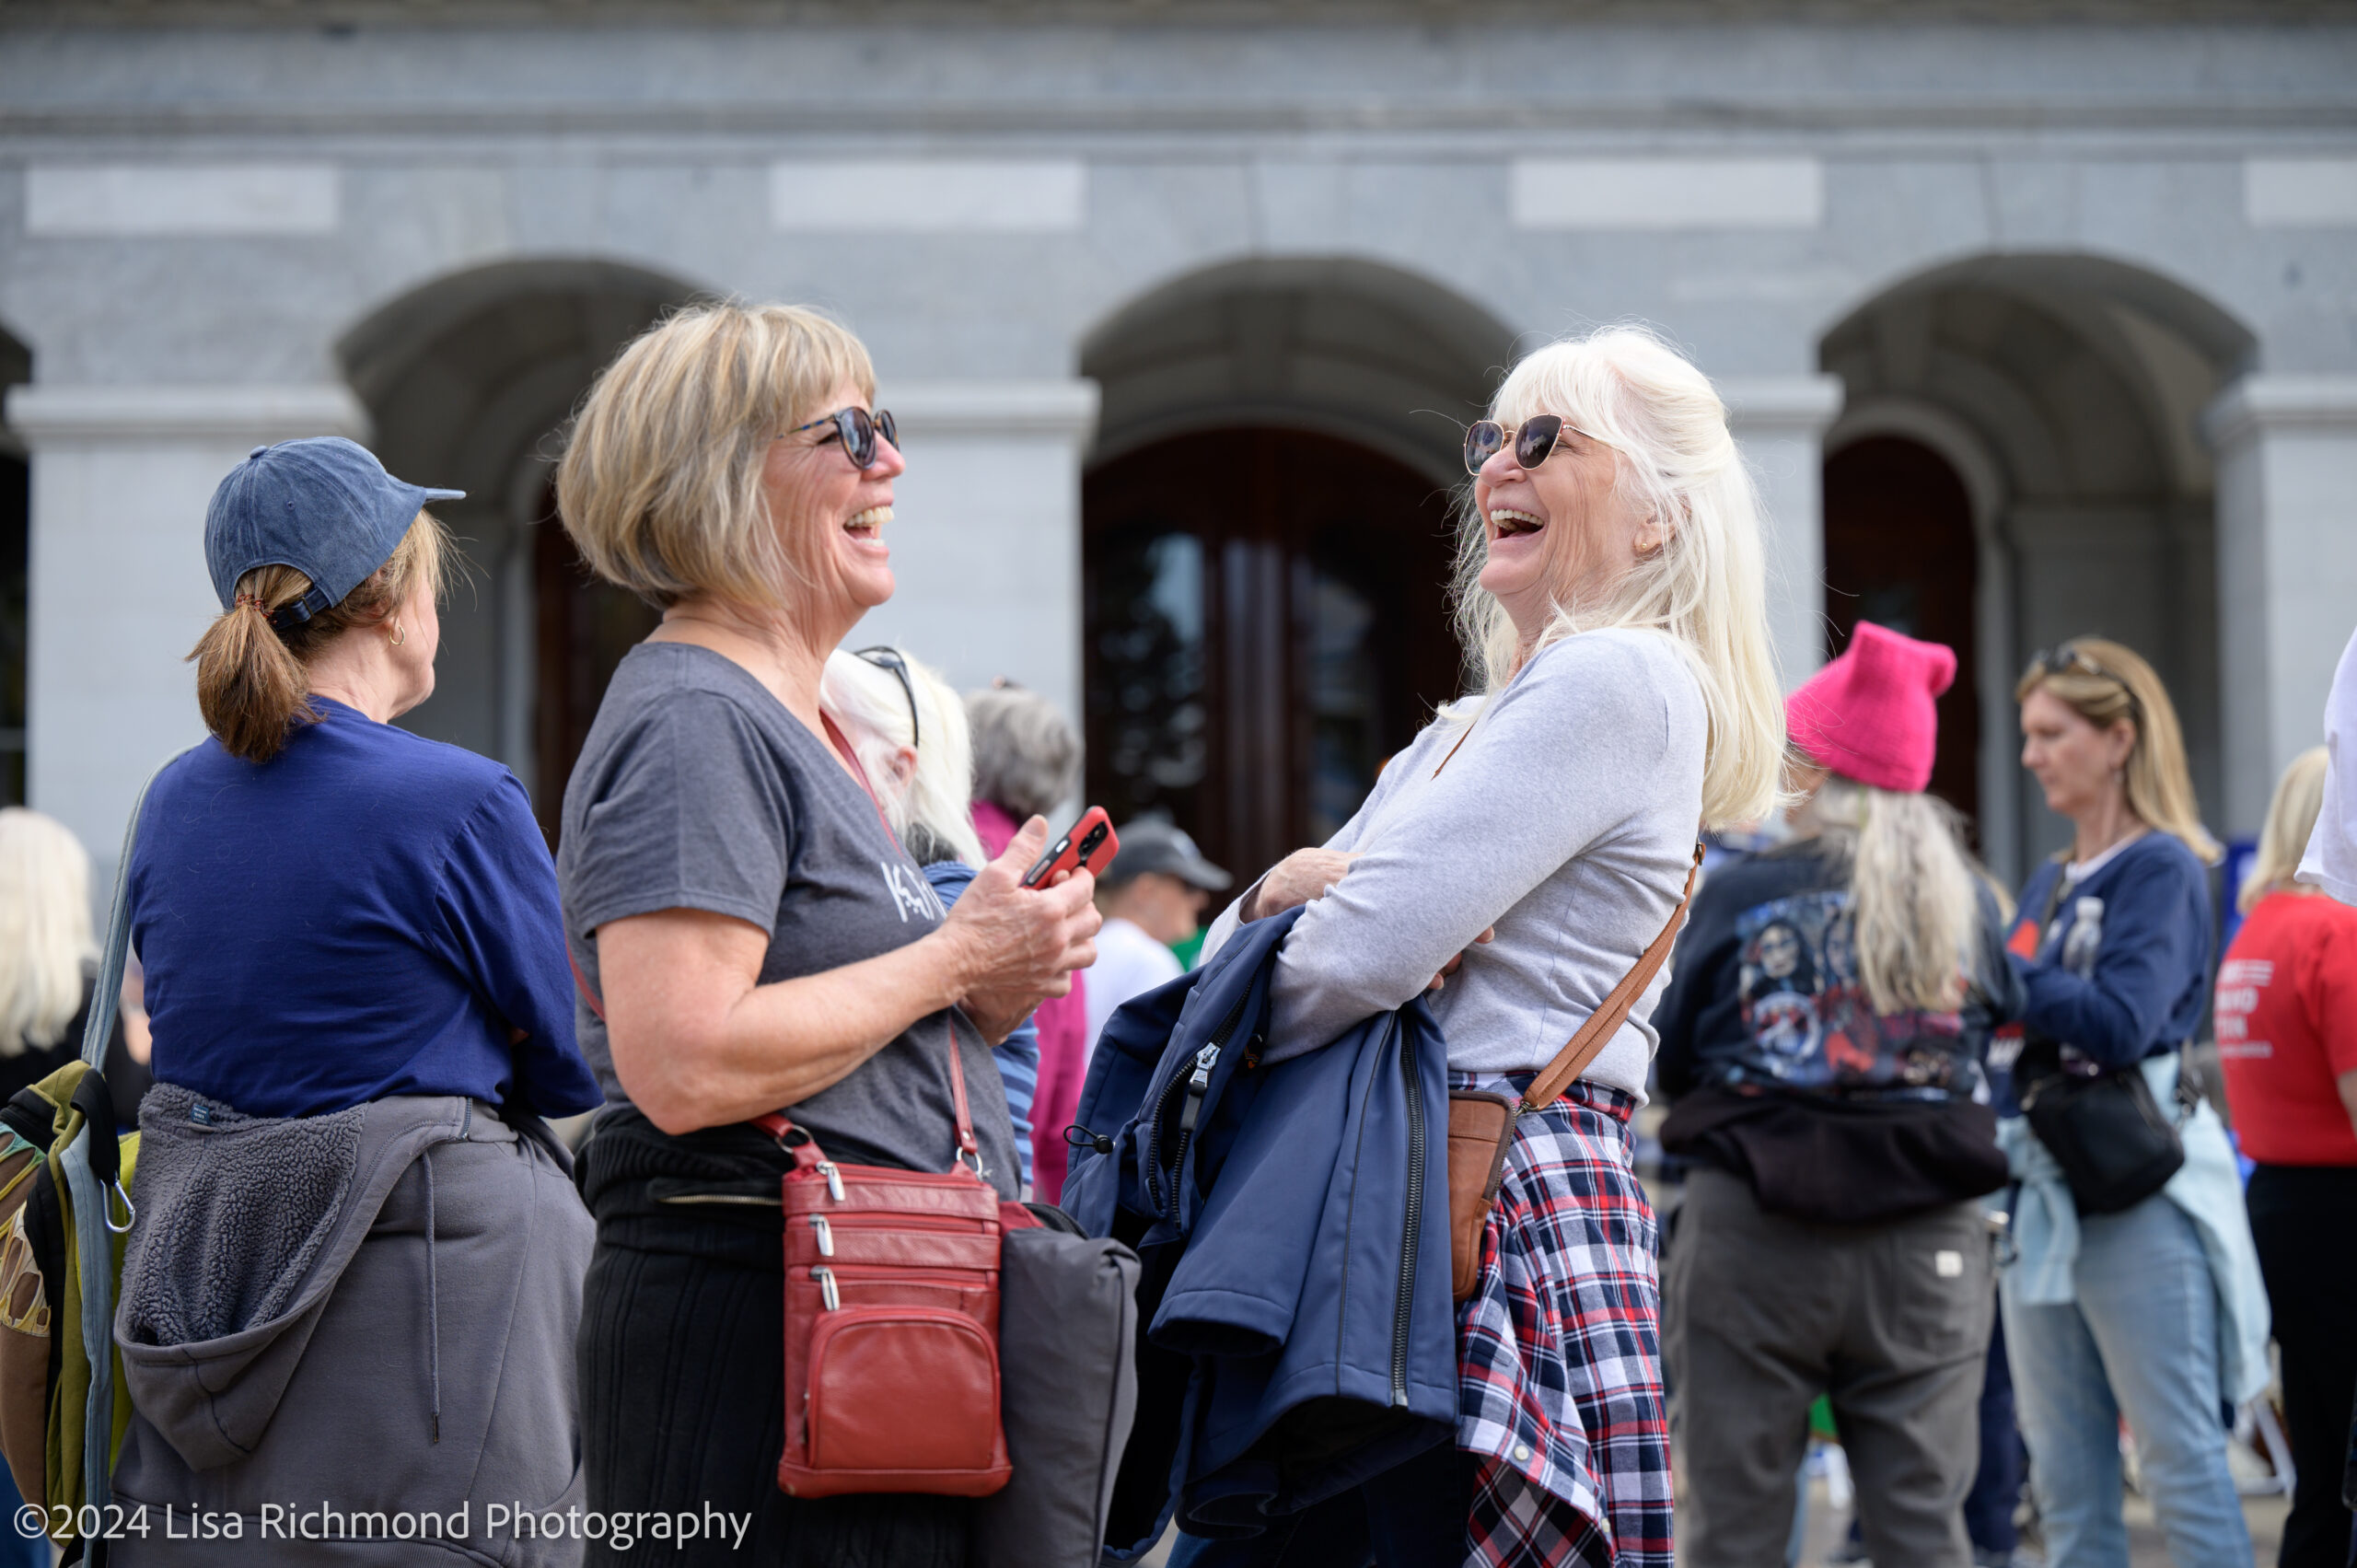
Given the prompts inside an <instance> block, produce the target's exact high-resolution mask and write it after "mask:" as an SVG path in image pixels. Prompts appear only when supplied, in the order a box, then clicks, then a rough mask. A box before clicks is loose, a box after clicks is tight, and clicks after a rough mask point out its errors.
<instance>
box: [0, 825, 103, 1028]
mask: <svg viewBox="0 0 2357 1568" xmlns="http://www.w3.org/2000/svg"><path fill="white" fill-rule="evenodd" d="M98 956H99V945H98V943H97V942H96V941H94V940H92V938H91V935H90V856H89V853H88V852H87V851H86V850H85V849H83V847H82V842H81V841H80V840H79V839H77V838H75V836H74V834H73V831H72V830H70V829H68V828H67V827H66V826H65V824H64V823H63V822H60V821H59V820H57V819H55V818H54V817H45V816H43V815H41V813H40V812H38V811H28V810H26V809H25V808H24V807H21V806H10V807H0V1056H21V1055H22V1054H24V1052H25V1051H26V1049H27V1048H28V1047H32V1046H38V1047H41V1048H42V1049H44V1050H46V1049H47V1048H49V1047H51V1046H53V1045H55V1044H56V1043H57V1042H58V1040H59V1038H60V1037H61V1036H63V1035H64V1032H65V1026H66V1025H67V1024H69V1023H71V1022H73V1021H74V1015H75V1014H76V1013H78V1012H80V1011H81V1010H82V993H83V991H84V989H85V988H86V987H87V983H88V982H87V980H85V978H84V977H83V973H82V966H83V965H84V964H85V963H87V962H88V961H89V960H91V959H94V958H97V957H98Z"/></svg>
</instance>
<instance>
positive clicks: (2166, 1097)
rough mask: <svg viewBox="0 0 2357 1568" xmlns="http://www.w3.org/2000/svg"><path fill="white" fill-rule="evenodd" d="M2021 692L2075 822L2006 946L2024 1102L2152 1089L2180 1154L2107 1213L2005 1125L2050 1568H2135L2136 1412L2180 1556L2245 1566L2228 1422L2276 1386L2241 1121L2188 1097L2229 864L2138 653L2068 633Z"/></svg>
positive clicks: (2023, 1123) (2015, 1120)
mask: <svg viewBox="0 0 2357 1568" xmlns="http://www.w3.org/2000/svg"><path fill="white" fill-rule="evenodd" d="M2014 700H2015V701H2016V702H2018V703H2020V704H2021V714H2022V717H2021V724H2022V740H2023V744H2022V765H2023V766H2024V767H2026V768H2027V769H2028V770H2029V772H2030V773H2031V774H2032V776H2034V777H2035V778H2036V779H2037V780H2038V784H2039V786H2040V787H2041V788H2042V789H2043V790H2044V792H2045V795H2046V806H2047V809H2049V811H2052V812H2054V813H2055V814H2056V815H2057V816H2060V817H2063V818H2065V819H2068V820H2069V821H2070V823H2071V828H2072V840H2071V847H2070V848H2069V849H2068V850H2065V851H2063V852H2062V853H2061V854H2057V855H2056V856H2055V857H2054V858H2053V859H2052V860H2049V861H2048V862H2047V863H2046V864H2044V865H2040V866H2039V867H2038V869H2037V871H2036V872H2034V873H2033V874H2032V875H2031V877H2030V878H2029V881H2028V883H2027V884H2026V886H2024V888H2023V889H2022V893H2021V913H2020V916H2019V918H2018V920H2017V922H2016V923H2015V924H2014V930H2013V935H2012V937H2011V940H2010V943H2009V946H2010V947H2012V950H2013V952H2014V955H2015V959H2014V962H2015V964H2016V966H2017V968H2018V969H2019V970H2020V973H2021V976H2022V980H2023V982H2024V984H2025V986H2026V991H2027V1001H2026V1005H2025V1007H2024V1010H2023V1015H2022V1025H2023V1028H2024V1031H2025V1035H2026V1041H2025V1044H2024V1046H2023V1048H2022V1053H2021V1056H2020V1058H2019V1060H2018V1061H2017V1063H2015V1066H2014V1088H2015V1090H2016V1091H2017V1092H2018V1094H2019V1097H2020V1098H2021V1099H2022V1100H2024V1101H2025V1102H2027V1103H2030V1104H2035V1103H2037V1102H2038V1098H2039V1096H2040V1092H2041V1086H2045V1085H2049V1084H2057V1083H2061V1082H2062V1081H2063V1079H2064V1075H2065V1074H2068V1075H2069V1076H2070V1077H2071V1078H2073V1079H2075V1080H2077V1081H2079V1082H2085V1081H2087V1080H2090V1079H2093V1078H2096V1077H2099V1076H2102V1075H2104V1074H2113V1075H2114V1077H2115V1081H2124V1079H2125V1077H2126V1076H2128V1075H2131V1074H2132V1075H2139V1076H2141V1077H2142V1080H2143V1087H2144V1088H2145V1089H2146V1090H2147V1091H2148V1092H2149V1094H2150V1097H2151V1099H2152V1101H2153V1103H2154V1105H2155V1106H2157V1107H2159V1108H2161V1109H2162V1110H2163V1111H2164V1112H2165V1114H2168V1115H2169V1116H2170V1117H2171V1118H2172V1120H2174V1121H2176V1122H2177V1133H2178V1136H2179V1139H2180V1141H2181V1143H2182V1145H2183V1150H2184V1163H2183V1165H2182V1166H2181V1167H2179V1168H2178V1169H2177V1172H2176V1174H2175V1175H2173V1176H2170V1177H2169V1178H2168V1179H2167V1181H2166V1184H2165V1185H2164V1186H2161V1187H2160V1188H2158V1189H2157V1190H2156V1191H2149V1192H2148V1193H2147V1194H2146V1195H2145V1196H2143V1197H2142V1198H2139V1199H2136V1200H2135V1201H2134V1202H2129V1203H2128V1206H2126V1207H2120V1206H2119V1204H2120V1203H2121V1202H2123V1201H2125V1200H2126V1199H2127V1198H2129V1197H2132V1196H2133V1194H2132V1193H2129V1194H2115V1193H2111V1192H2099V1193H2096V1195H2095V1197H2094V1200H2093V1202H2092V1204H2091V1205H2090V1204H2084V1203H2083V1202H2081V1199H2080V1197H2079V1194H2078V1191H2076V1190H2075V1189H2074V1188H2073V1186H2072V1185H2071V1183H2070V1181H2069V1179H2068V1178H2067V1177H2066V1176H2065V1174H2064V1170H2063V1167H2062V1166H2061V1164H2060V1163H2058V1161H2057V1160H2056V1158H2055V1156H2054V1155H2053V1153H2052V1152H2051V1151H2050V1150H2049V1148H2048V1147H2047V1145H2046V1144H2045V1143H2043V1142H2042V1141H2041V1139H2040V1137H2039V1135H2038V1133H2037V1132H2033V1131H2032V1129H2031V1127H2030V1124H2029V1122H2028V1121H2027V1119H2026V1117H2025V1116H2022V1115H2020V1114H2008V1115H2006V1116H2005V1117H2004V1118H2003V1120H2002V1121H2000V1122H1999V1124H1998V1141H1999V1144H2001V1146H2003V1148H2004V1149H2005V1151H2006V1154H2007V1156H2008V1158H2009V1160H2010V1162H2011V1166H2012V1174H2013V1177H2014V1181H2015V1182H2016V1183H2017V1184H2018V1186H2019V1196H2018V1197H2017V1198H2016V1200H2015V1202H2014V1224H2013V1238H2014V1249H2013V1257H2012V1259H2011V1260H2010V1261H2009V1262H2008V1263H2007V1265H2006V1267H2005V1269H2004V1272H2003V1275H2002V1277H2001V1279H2000V1283H1999V1300H2000V1303H2001V1305H2002V1306H2003V1310H2004V1318H2005V1346H2006V1351H2007V1353H2008V1354H2009V1356H2010V1357H2011V1360H2012V1363H2013V1372H2014V1388H2015V1391H2016V1397H2017V1399H2018V1400H2019V1411H2020V1416H2021V1426H2022V1435H2023V1437H2024V1438H2025V1439H2026V1442H2027V1443H2028V1445H2029V1455H2030V1480H2031V1483H2032V1484H2033V1485H2034V1486H2035V1487H2036V1488H2037V1489H2038V1514H2039V1518H2040V1520H2041V1521H2042V1524H2043V1527H2044V1529H2045V1533H2046V1553H2047V1561H2048V1562H2050V1563H2052V1564H2053V1565H2054V1568H2126V1564H2127V1562H2128V1535H2127V1528H2126V1526H2125V1525H2124V1524H2123V1523H2122V1520H2121V1515H2120V1467H2119V1423H2120V1420H2121V1418H2122V1417H2125V1418H2126V1420H2127V1423H2128V1426H2129V1429H2130V1430H2131V1432H2133V1433H2134V1434H2135V1437H2136V1451H2137V1460H2138V1465H2139V1468H2140V1469H2141V1470H2142V1478H2143V1480H2142V1488H2141V1490H2142V1492H2143V1493H2144V1494H2145V1495H2146V1496H2148V1497H2150V1498H2151V1499H2152V1500H2153V1506H2154V1511H2155V1512H2156V1513H2157V1514H2158V1515H2159V1516H2160V1522H2161V1527H2162V1529H2163V1530H2164V1531H2165V1532H2166V1534H2167V1537H2168V1543H2169V1553H2170V1555H2171V1556H2172V1557H2174V1558H2175V1559H2176V1560H2177V1562H2204V1563H2207V1562H2248V1561H2249V1560H2250V1538H2249V1534H2248V1531H2247V1528H2246V1527H2245V1525H2244V1522H2243V1513H2242V1504H2241V1501H2240V1499H2239V1497H2238V1496H2237V1494H2236V1493H2235V1480H2234V1477H2233V1475H2232V1474H2231V1473H2230V1472H2229V1471H2228V1469H2227V1468H2226V1436H2227V1433H2226V1428H2225V1426H2224V1425H2223V1423H2221V1422H2220V1420H2219V1411H2221V1410H2226V1409H2232V1408H2234V1407H2235V1406H2237V1405H2239V1404H2241V1403H2242V1401H2244V1400H2247V1399H2250V1398H2252V1397H2254V1396H2255V1395H2256V1394H2257V1393H2258V1391H2259V1389H2260V1388H2263V1387H2264V1386H2265V1385H2266V1382H2267V1377H2268V1368H2267V1303H2266V1297H2265V1295H2264V1289H2263V1286H2262V1285H2261V1283H2260V1281H2259V1275H2258V1260H2257V1258H2256V1256H2255V1255H2254V1252H2253V1249H2252V1245H2251V1235H2250V1225H2249V1222H2248V1220H2247V1218H2246V1217H2245V1214H2244V1211H2243V1201H2242V1181H2241V1178H2240V1175H2239V1173H2238V1172H2237V1170H2236V1167H2235V1156H2234V1151H2233V1148H2232V1147H2231V1146H2230V1145H2229V1144H2228V1143H2227V1142H2226V1133H2225V1129H2224V1127H2223V1124H2221V1123H2220V1121H2219V1120H2218V1116H2217V1113H2216V1112H2215V1111H2213V1110H2212V1109H2210V1107H2209V1105H2208V1103H2207V1102H2206V1101H2202V1100H2200V1098H2199V1097H2198V1096H2197V1095H2196V1094H2195V1092H2194V1090H2193V1087H2192V1086H2190V1085H2186V1086H2184V1092H2183V1093H2182V1094H2180V1092H2179V1089H2180V1084H2179V1069H2180V1065H2181V1063H2182V1056H2183V1050H2182V1048H2183V1047H2184V1046H2185V1045H2186V1044H2187V1043H2188V1042H2189V1041H2190V1040H2192V1038H2193V1036H2194V1033H2195V1031H2196V1030H2198V1029H2199V1028H2200V1025H2201V1014H2202V1006H2203V1004H2204V1002H2205V1001H2206V1000H2207V999H2208V993H2209V979H2210V950H2211V948H2210V944H2211V920H2210V887H2209V877H2208V872H2207V865H2208V864H2209V863H2211V862H2214V861H2215V860H2217V859H2218V858H2219V855H2220V853H2221V852H2220V850H2219V848H2218V845H2217V842H2216V841H2215V840H2213V839H2212V838H2211V836H2210V834H2209V833H2208V832H2207V831H2206V830H2203V828H2202V826H2201V821H2200V813H2199V809H2198V807H2196V805H2195V803H2194V796H2193V782H2192V778H2191V775H2190V773H2189V772H2188V770H2187V767H2186V760H2185V741H2184V738H2183V732H2182V731H2181V730H2180V729H2179V728H2178V726H2177V709H2176V707H2175V705H2174V704H2173V703H2170V701H2169V694H2168V691H2167V689H2166V688H2165V687H2164V686H2163V685H2162V684H2161V679H2160V677H2159V675H2158V674H2156V673H2155V672H2154V669H2153V667H2152V666H2151V665H2150V664H2148V663H2146V662H2145V661H2144V660H2143V659H2142V657H2140V656H2138V655H2137V654H2136V653H2135V652H2134V650H2132V649H2130V648H2127V647H2123V646H2122V645H2119V644H2118V643H2114V642H2109V641H2107V640H2105V639H2103V638H2100V637H2077V638H2073V639H2072V640H2071V641H2069V642H2067V643H2063V644H2061V645H2060V646H2058V647H2055V648H2053V649H2051V650H2042V651H2040V652H2039V653H2038V655H2037V656H2035V657H2034V658H2032V659H2031V660H2030V663H2029V667H2028V668H2026V670H2024V671H2023V673H2022V678H2021V680H2020V682H2019V683H2018V684H2017V685H2016V686H2015V687H2014ZM2121 1092H2123V1093H2127V1094H2131V1095H2132V1094H2133V1087H2132V1086H2129V1087H2127V1088H2125V1089H2123V1090H2122V1091H2121ZM2000 1109H2001V1110H2010V1109H2013V1108H2009V1107H2004V1106H2001V1107H2000ZM2069 1125H2075V1124H2069ZM2116 1125H2117V1123H2116V1122H2115V1123H2110V1124H2107V1128H2106V1131H2107V1130H2108V1127H2109V1126H2116ZM2048 1131H2049V1132H2051V1133H2053V1134H2054V1135H2056V1136H2057V1137H2058V1138H2061V1137H2064V1136H2065V1135H2066V1132H2067V1126H2066V1127H2057V1126H2055V1125H2054V1124H2051V1123H2049V1127H2048ZM2095 1135H2101V1134H2100V1133H2098V1134H2095Z"/></svg>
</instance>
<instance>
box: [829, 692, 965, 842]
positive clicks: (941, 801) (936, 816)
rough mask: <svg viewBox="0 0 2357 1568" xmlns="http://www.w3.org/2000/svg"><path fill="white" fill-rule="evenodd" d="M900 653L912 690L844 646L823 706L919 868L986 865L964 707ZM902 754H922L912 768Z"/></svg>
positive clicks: (956, 697) (956, 696)
mask: <svg viewBox="0 0 2357 1568" xmlns="http://www.w3.org/2000/svg"><path fill="white" fill-rule="evenodd" d="M894 651H895V652H896V653H900V663H901V666H902V667H903V668H906V669H907V670H908V672H909V684H908V686H907V688H906V689H903V688H902V687H901V685H900V677H899V676H897V675H895V674H893V673H892V672H891V671H890V670H888V669H886V668H882V667H881V666H878V665H873V664H870V663H868V662H867V661H866V660H865V659H864V658H861V657H860V656H858V655H857V654H850V653H845V652H843V651H842V649H841V648H838V649H836V650H835V651H834V652H833V653H831V654H829V655H828V656H827V668H826V669H825V671H824V672H823V673H822V674H821V675H820V677H819V705H820V706H821V707H823V708H825V709H826V711H827V712H828V713H829V714H832V715H833V716H834V719H835V722H836V723H837V724H840V725H842V727H843V733H844V737H845V738H847V739H849V740H850V742H851V744H852V749H853V751H855V752H857V753H858V754H859V762H860V766H862V767H864V768H865V769H866V770H867V777H868V781H869V782H870V783H872V784H875V786H876V792H877V796H879V797H881V799H882V800H883V803H884V815H885V817H886V818H887V819H888V820H889V821H890V822H891V824H892V830H893V831H894V832H896V833H898V834H900V842H902V843H904V844H906V845H908V846H909V854H911V856H912V857H913V858H914V859H915V860H916V862H917V864H918V865H931V864H932V863H933V862H935V861H936V860H962V861H964V862H965V863H966V864H967V865H976V866H979V865H983V864H985V863H986V862H987V861H988V860H989V859H990V856H989V855H988V854H984V853H983V851H982V841H981V835H980V834H978V833H976V832H975V831H974V808H973V798H974V749H973V742H972V740H971V739H970V737H969V734H968V731H967V728H966V705H965V704H964V703H961V702H959V701H958V693H957V692H956V691H953V690H951V689H950V686H949V683H948V682H947V681H946V680H944V679H941V677H940V676H938V675H936V674H935V673H934V672H933V671H932V670H930V669H928V668H925V667H924V666H923V665H921V664H919V663H918V662H917V661H916V660H915V659H913V658H911V657H910V656H908V655H907V654H906V653H904V652H900V650H898V649H895V650H894ZM911 697H913V698H914V700H915V704H916V706H915V711H914V713H913V714H912V713H911V709H910V701H911ZM911 719H913V720H914V721H915V722H914V724H913V726H911ZM903 750H909V751H913V752H915V753H916V765H915V766H914V767H913V768H911V767H909V766H908V765H907V763H906V762H905V761H903V760H902V759H901V756H900V753H901V752H902V751H903Z"/></svg>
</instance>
